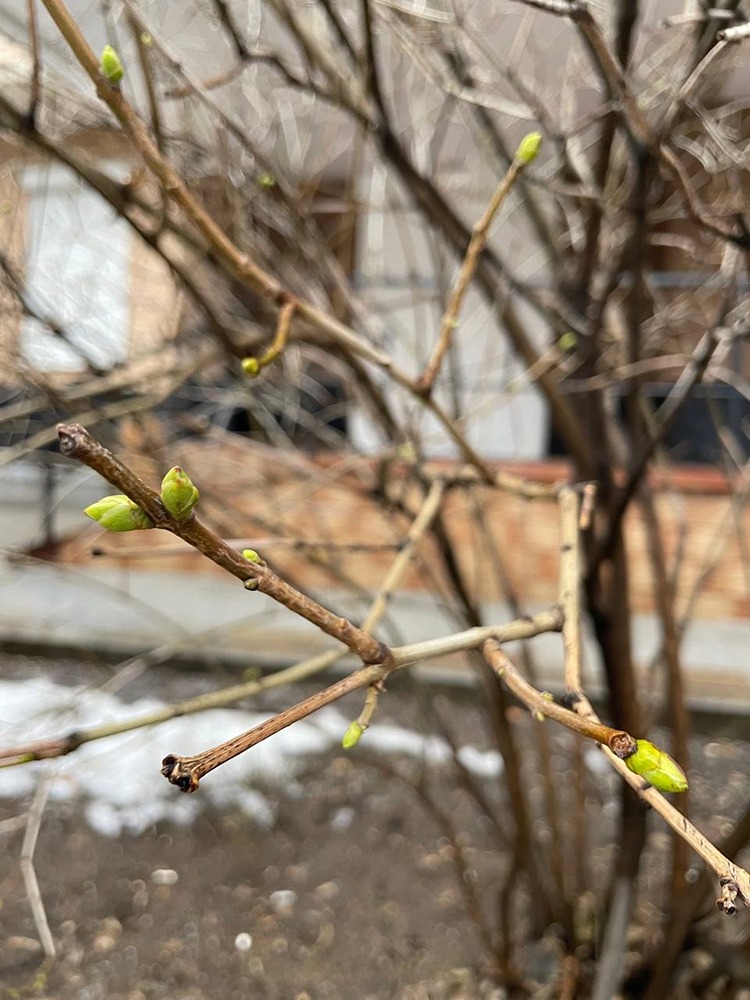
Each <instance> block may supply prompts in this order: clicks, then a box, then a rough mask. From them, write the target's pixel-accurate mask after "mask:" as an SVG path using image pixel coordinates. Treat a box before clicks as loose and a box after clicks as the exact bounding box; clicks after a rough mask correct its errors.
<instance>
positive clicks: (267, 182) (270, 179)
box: [258, 171, 276, 188]
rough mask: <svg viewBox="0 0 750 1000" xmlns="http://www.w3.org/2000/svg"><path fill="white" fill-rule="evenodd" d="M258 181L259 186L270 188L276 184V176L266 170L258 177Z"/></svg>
mask: <svg viewBox="0 0 750 1000" xmlns="http://www.w3.org/2000/svg"><path fill="white" fill-rule="evenodd" d="M258 183H259V184H260V186H261V187H264V188H272V187H275V185H276V178H275V177H274V176H273V174H269V173H268V171H264V172H263V173H262V174H261V175H260V176H259V177H258Z"/></svg>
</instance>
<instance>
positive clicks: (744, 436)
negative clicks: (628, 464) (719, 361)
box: [547, 383, 750, 466]
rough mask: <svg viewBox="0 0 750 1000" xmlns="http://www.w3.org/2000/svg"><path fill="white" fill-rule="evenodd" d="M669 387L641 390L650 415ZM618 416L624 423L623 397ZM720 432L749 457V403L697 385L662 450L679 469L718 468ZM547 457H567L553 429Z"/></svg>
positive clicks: (728, 391)
mask: <svg viewBox="0 0 750 1000" xmlns="http://www.w3.org/2000/svg"><path fill="white" fill-rule="evenodd" d="M672 388H673V387H672V386H671V385H668V384H664V383H649V384H646V385H644V386H642V389H643V393H644V396H645V397H646V399H647V401H648V403H649V406H650V408H651V410H652V412H654V413H655V412H656V411H657V410H658V409H659V407H660V406H661V405H662V404H663V403H664V401H665V400H666V398H667V396H668V395H669V393H670V391H671V390H672ZM618 416H619V418H620V420H622V421H623V423H624V420H625V401H624V397H623V396H620V397H619V399H618ZM722 428H726V429H727V430H729V431H730V433H731V434H732V437H733V440H734V442H735V444H736V445H737V447H738V448H739V449H740V451H741V453H742V455H743V456H744V457H745V458H748V457H749V456H750V400H748V399H746V398H745V396H743V395H742V394H741V393H740V392H738V391H737V390H736V389H734V388H732V387H731V386H727V385H700V386H697V387H696V388H695V390H694V391H693V394H692V395H691V397H690V399H688V400H686V401H685V402H684V403H683V404H682V408H681V410H680V412H679V414H678V416H677V418H676V420H675V421H674V423H673V424H672V427H671V428H670V429H669V431H668V432H667V434H666V435H665V437H664V440H663V443H662V448H663V449H664V450H665V451H666V453H667V454H668V456H669V458H670V460H671V461H672V462H674V463H675V464H681V465H715V466H718V465H721V464H722V460H723V453H724V447H723V445H722V442H721V440H720V438H719V433H720V431H721V430H722ZM547 453H548V454H549V455H550V456H555V457H558V456H567V454H568V453H567V450H566V448H565V445H564V444H563V442H562V440H561V439H560V437H559V436H558V435H557V433H556V432H555V429H554V428H553V427H550V430H549V439H548V448H547Z"/></svg>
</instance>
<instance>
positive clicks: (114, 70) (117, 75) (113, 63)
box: [102, 45, 125, 85]
mask: <svg viewBox="0 0 750 1000" xmlns="http://www.w3.org/2000/svg"><path fill="white" fill-rule="evenodd" d="M102 72H103V73H104V75H105V76H106V78H107V79H108V80H109V82H110V83H114V84H115V85H116V84H118V83H119V82H120V80H122V78H123V76H125V71H124V69H123V68H122V63H121V62H120V57H119V56H118V54H117V53H116V52H115V50H114V49H113V48H112V46H111V45H105V46H104V48H103V49H102Z"/></svg>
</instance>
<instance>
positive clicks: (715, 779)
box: [0, 663, 750, 1000]
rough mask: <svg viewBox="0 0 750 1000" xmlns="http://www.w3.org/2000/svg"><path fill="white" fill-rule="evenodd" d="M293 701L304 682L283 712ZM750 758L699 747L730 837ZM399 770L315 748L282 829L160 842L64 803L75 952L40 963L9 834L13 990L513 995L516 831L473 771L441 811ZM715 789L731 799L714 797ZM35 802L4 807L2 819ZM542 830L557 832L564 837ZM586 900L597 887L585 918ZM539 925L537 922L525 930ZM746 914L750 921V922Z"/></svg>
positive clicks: (459, 711)
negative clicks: (503, 903)
mask: <svg viewBox="0 0 750 1000" xmlns="http://www.w3.org/2000/svg"><path fill="white" fill-rule="evenodd" d="M8 669H10V670H13V671H15V670H17V669H20V668H19V666H18V664H17V663H16V664H14V665H13V666H9V668H8ZM23 669H29V665H28V663H25V664H24V667H23ZM34 669H43V667H40V666H36V667H35V668H34ZM80 669H84V668H77V670H78V673H77V674H76V676H79V674H80ZM4 673H6V674H7V671H4ZM213 683H215V681H211V680H210V679H209V678H205V677H202V678H198V677H192V678H184V677H182V676H180V677H175V676H172V677H170V676H169V675H168V674H167V673H164V674H162V675H160V679H159V680H158V682H157V684H156V686H157V687H158V688H160V689H161V690H159V691H158V693H159V694H162V695H164V696H168V695H169V694H171V695H172V696H173V697H174V694H175V690H177V689H179V692H180V694H181V695H184V694H189V693H194V692H195V690H198V689H200V688H202V687H206V686H211V684H213ZM134 687H135V688H137V685H135V686H134ZM149 690H150V691H151V692H152V693H153V691H154V681H153V678H151V679H150V680H149ZM137 693H138V692H137V690H134V692H133V694H134V696H135V694H137ZM298 693H301V692H298ZM291 700H292V693H291V692H289V691H286V692H284V693H283V694H277V695H276V696H275V697H274V698H272V699H267V701H266V703H265V705H264V706H263V707H266V708H269V707H278V705H279V704H280V703H281V701H283V702H284V703H286V704H288V703H289V701H291ZM443 708H444V710H445V703H444V705H443ZM449 711H450V716H451V722H452V726H453V727H454V728H455V730H456V732H457V733H458V736H459V738H460V740H462V741H463V740H470V741H471V742H473V743H478V744H480V745H481V744H482V743H484V742H485V740H484V737H483V735H482V734H483V726H484V724H483V722H482V716H481V715H480V713H479V711H478V708H477V706H476V705H475V704H474V703H473V701H472V699H470V698H467V697H465V696H455V699H454V701H453V703H452V704H451V705H450V710H449ZM515 711H516V710H514V712H515ZM428 714H429V713H428ZM389 715H394V716H395V717H396V718H397V719H398V721H399V722H400V723H401V724H412V725H414V726H416V727H418V728H424V727H425V725H427V722H426V714H425V705H424V700H423V699H422V698H421V697H416V696H415V695H414V694H413V693H410V692H409V691H408V689H404V690H403V691H402V692H400V693H399V692H394V693H393V694H392V696H391V697H389V698H388V700H387V704H386V705H385V706H384V708H383V713H382V715H381V718H387V717H388V716H389ZM517 721H518V723H519V733H520V734H521V737H522V740H528V739H533V738H534V724H533V723H532V722H531V720H529V719H528V717H527V716H525V715H522V714H521V713H520V711H519V712H518V717H517ZM555 739H557V737H556V738H555ZM568 749H569V748H568V747H567V744H566V743H565V741H563V742H560V743H558V742H554V741H553V750H554V753H553V765H554V766H555V767H556V768H557V770H558V772H559V779H560V789H561V795H562V799H563V801H564V800H565V790H564V789H565V784H566V783H568V784H569V783H570V776H569V773H568V771H569V768H570V758H569V756H568V754H567V750H568ZM749 758H750V753H749V751H748V745H747V744H745V743H742V742H741V741H737V740H733V741H724V740H722V741H717V740H713V739H711V740H709V739H707V738H702V739H700V740H697V741H696V752H695V759H696V765H697V766H696V774H695V776H694V779H693V787H694V789H695V801H696V802H697V803H699V808H700V804H701V803H705V802H706V801H713V813H712V815H709V816H708V817H707V820H706V823H704V826H707V827H708V829H709V830H711V829H712V828H715V830H716V832H719V831H720V829H721V827H722V825H723V826H724V829H726V824H727V823H728V820H729V817H730V816H732V815H736V814H737V812H738V811H739V808H740V806H741V804H742V799H743V797H744V795H745V792H746V781H742V782H740V781H739V777H741V776H742V774H743V773H746V767H747V765H748V759H749ZM534 759H535V754H532V756H531V758H530V760H529V768H528V771H527V774H526V778H527V781H528V782H529V785H528V787H529V790H530V795H531V799H532V801H533V802H538V800H539V797H540V795H541V789H540V786H539V781H538V778H536V777H535V774H534ZM383 765H385V767H386V770H383ZM388 768H395V769H397V770H398V769H400V770H402V771H403V773H404V774H407V775H408V776H409V777H411V778H416V777H418V776H419V774H420V772H421V768H420V766H419V765H418V764H417V763H415V762H414V760H412V759H405V758H404V759H392V760H389V761H388V762H387V763H386V762H384V761H371V760H369V759H368V757H367V754H366V751H362V752H361V753H359V752H357V753H354V754H344V753H341V752H338V753H334V754H332V755H330V756H328V757H324V758H315V759H310V760H309V761H308V762H307V764H306V767H305V773H304V774H302V775H300V776H299V777H298V778H297V780H295V781H294V782H292V783H291V784H288V785H286V786H285V787H283V788H274V789H273V790H269V789H266V792H269V791H270V792H271V794H273V797H274V800H275V804H276V807H277V819H276V822H275V824H274V826H273V828H272V829H270V830H269V829H267V828H265V827H264V826H263V825H262V824H260V823H255V822H254V821H253V819H252V818H249V817H248V816H247V815H244V814H242V813H241V812H239V811H233V810H229V811H225V812H223V813H218V812H216V811H211V810H209V809H206V810H204V811H203V812H202V814H201V817H200V819H199V821H198V822H197V823H195V824H194V825H193V826H192V827H190V828H183V827H179V826H176V825H174V824H170V823H159V824H156V825H154V826H153V827H151V828H150V829H148V830H147V831H146V832H145V833H144V834H142V835H140V836H133V835H122V836H120V837H119V838H117V839H111V838H107V837H103V836H100V835H99V834H97V833H95V832H94V831H92V830H91V829H90V828H89V827H88V826H86V824H85V822H84V821H83V819H82V815H81V811H80V809H79V808H78V806H77V805H76V804H75V803H70V802H67V803H59V802H58V803H50V804H48V806H47V809H46V811H45V815H44V821H43V824H42V828H41V832H40V837H39V843H38V846H37V850H36V854H35V863H36V872H37V875H38V878H39V883H40V886H41V889H42V896H43V899H44V902H45V905H46V908H47V914H48V918H49V923H50V927H51V930H52V933H53V936H54V938H55V942H56V945H57V950H58V957H57V959H56V961H54V962H53V963H51V964H50V965H49V966H48V967H45V966H43V965H42V966H40V962H41V958H42V956H41V950H40V947H39V945H38V935H37V931H36V928H35V925H34V922H33V919H32V917H31V913H30V910H29V905H28V900H27V898H26V893H25V889H24V885H23V881H22V878H21V872H20V866H19V854H20V840H21V836H22V834H21V833H16V834H11V835H8V836H6V837H4V838H3V840H4V846H5V850H4V852H3V855H2V861H0V942H1V943H0V997H2V998H3V1000H10V998H12V997H13V998H15V997H18V996H30V997H39V998H50V1000H51V998H54V1000H104V998H106V1000H152V998H153V1000H240V998H242V1000H245V998H250V1000H359V998H363V1000H365V998H367V1000H388V998H403V1000H448V998H453V1000H472V998H486V1000H501V998H503V997H505V996H506V993H505V992H504V991H503V990H502V989H501V988H500V987H498V986H497V985H496V984H494V983H493V981H492V977H491V976H490V975H489V974H488V970H489V968H490V964H489V962H488V956H487V950H486V948H485V947H484V946H483V941H482V938H481V934H480V932H479V931H478V929H477V926H476V923H475V922H474V920H473V919H472V915H471V906H472V899H471V895H472V890H476V891H477V893H478V894H479V895H480V896H481V908H482V909H481V912H482V914H483V915H484V917H485V918H487V917H489V922H490V923H492V922H493V917H496V916H497V912H498V900H499V893H500V889H501V887H502V884H503V881H504V877H505V873H506V872H507V870H508V864H509V858H508V852H507V850H506V849H505V847H504V846H503V844H502V838H501V837H499V836H498V832H497V828H496V827H495V826H494V825H493V824H492V823H491V822H490V821H489V820H488V818H487V816H486V815H483V811H482V810H478V809H476V808H474V807H473V806H472V805H471V804H470V801H469V797H468V795H467V794H466V792H465V791H464V790H461V789H460V788H459V787H457V784H456V780H455V774H449V773H448V772H447V771H444V772H443V773H439V774H437V775H432V776H431V778H430V783H431V784H430V787H431V789H432V793H433V798H434V801H435V803H436V804H437V806H438V807H439V810H440V811H441V812H442V818H441V816H439V815H436V814H435V813H431V812H430V810H429V809H426V808H425V805H424V803H423V802H420V800H419V798H418V796H416V795H415V794H414V791H413V789H411V788H410V787H409V786H408V785H407V784H405V783H404V782H402V781H400V780H398V779H396V778H394V777H393V775H391V774H389V773H387V769H388ZM738 776H739V777H738ZM113 780H126V776H121V775H113ZM155 780H162V779H160V778H159V776H158V775H155ZM206 780H210V778H209V779H206ZM709 781H710V782H711V787H712V788H713V789H715V788H716V787H717V784H718V786H719V787H720V788H721V790H722V793H721V794H720V795H718V796H717V795H716V794H715V793H713V800H712V799H711V797H710V796H709V793H708V782H709ZM613 788H614V784H613V783H612V782H610V781H609V779H608V778H606V779H605V778H602V779H595V780H594V781H591V779H589V786H588V792H587V796H586V810H587V819H586V822H587V827H588V830H587V837H588V841H587V861H589V862H591V864H590V866H589V872H590V879H591V887H592V888H594V887H595V884H596V883H599V882H602V881H603V880H605V879H606V877H607V871H608V866H609V864H610V863H611V858H612V855H611V851H610V850H609V848H608V847H607V838H608V835H609V832H610V830H611V828H612V824H613V823H614V819H615V807H614V800H613V798H612V794H611V793H612V790H613ZM727 789H732V790H733V791H732V794H731V795H730V794H729V793H728V792H727ZM743 789H744V791H743ZM486 791H487V795H488V797H489V800H490V803H492V804H498V803H500V802H501V799H500V795H499V792H498V788H497V781H496V780H495V781H494V782H491V783H489V785H488V786H487V788H486ZM175 794H178V793H177V792H176V793H175ZM198 794H200V792H199V793H198ZM27 807H28V803H14V802H12V801H9V800H0V820H1V819H4V818H7V817H11V816H13V815H15V814H17V813H18V812H19V811H21V810H22V809H24V808H27ZM704 809H705V807H704ZM445 816H448V817H449V818H450V824H449V827H451V828H452V830H451V829H450V828H446V826H445ZM652 831H653V832H652V835H651V839H650V844H649V852H648V857H647V864H646V876H645V879H644V886H643V888H642V893H641V895H642V897H643V903H642V906H641V911H642V916H643V921H644V923H643V927H642V928H641V929H640V930H639V929H638V928H636V929H635V930H634V931H633V933H632V946H631V950H632V957H633V960H636V959H637V956H638V953H639V951H640V950H641V949H642V948H643V947H645V946H646V945H647V944H649V943H651V942H652V941H653V940H654V938H653V933H654V931H653V928H652V927H651V928H649V919H650V920H651V922H653V920H654V913H655V910H654V907H653V906H651V904H650V903H649V897H653V896H655V895H656V894H658V891H659V888H660V885H661V884H662V882H663V869H664V858H665V856H666V848H667V847H668V838H666V835H665V834H664V831H663V828H662V827H661V826H659V825H658V824H657V823H654V824H653V827H652ZM538 832H539V834H540V836H541V838H542V840H544V838H545V836H546V834H545V830H544V829H542V828H539V827H538ZM566 833H570V831H566ZM586 897H587V894H586V893H582V894H580V898H579V902H580V903H581V912H582V913H585V912H586V905H585V902H586ZM590 916H591V915H590ZM601 916H602V915H601V914H598V915H594V917H595V918H596V919H601ZM525 919H526V917H525V915H524V914H523V913H520V914H518V915H517V924H516V930H520V928H521V926H522V925H523V923H524V921H525ZM592 919H593V918H592ZM710 919H711V920H714V921H715V920H716V918H714V917H711V918H710ZM739 919H740V920H742V921H743V926H744V928H745V930H747V926H748V920H747V917H746V916H744V915H743V916H741V917H740V918H739ZM717 926H718V925H717ZM717 933H721V934H723V933H724V930H723V928H721V927H719V929H718V931H717ZM518 957H519V960H521V959H522V960H523V962H524V964H525V967H526V970H527V971H528V973H529V975H530V977H531V979H532V980H533V981H535V982H536V983H538V986H539V990H538V992H537V993H536V995H537V996H538V997H547V996H550V997H551V996H559V995H560V982H559V979H558V972H557V970H558V969H559V957H560V951H559V944H558V943H557V942H556V941H555V940H554V938H553V937H550V938H548V939H542V940H539V941H537V942H536V944H535V945H534V946H533V947H532V948H531V949H528V950H527V951H526V952H524V953H523V955H521V954H519V956H518ZM693 958H694V956H693ZM691 960H692V959H691ZM581 989H583V986H582V987H581ZM737 990H738V991H737V992H733V993H732V994H731V995H732V996H737V997H740V996H742V995H743V993H742V984H740V985H739V986H738V987H737ZM580 995H585V993H583V992H581V993H580ZM680 995H681V996H682V995H684V996H689V995H691V994H687V993H685V994H680ZM709 995H710V993H707V994H706V996H709ZM725 995H729V994H725ZM747 995H749V996H750V994H747Z"/></svg>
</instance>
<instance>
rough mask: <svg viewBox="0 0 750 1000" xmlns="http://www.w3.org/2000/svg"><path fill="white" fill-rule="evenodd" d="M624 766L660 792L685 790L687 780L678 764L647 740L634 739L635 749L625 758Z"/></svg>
mask: <svg viewBox="0 0 750 1000" xmlns="http://www.w3.org/2000/svg"><path fill="white" fill-rule="evenodd" d="M625 766H626V767H627V768H628V769H629V770H630V771H632V772H633V773H634V774H639V775H640V776H641V777H642V778H645V779H646V781H648V783H649V784H650V785H653V786H654V788H658V789H659V791H660V792H684V791H686V790H687V787H688V780H687V778H686V777H685V772H684V771H683V770H682V768H681V767H680V765H679V764H678V763H677V762H676V761H674V760H672V758H671V757H670V756H669V754H668V753H665V752H664V751H663V750H660V749H659V747H657V746H655V745H654V744H653V743H650V742H649V741H648V740H636V751H635V753H633V754H631V755H630V756H629V757H626V758H625Z"/></svg>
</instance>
